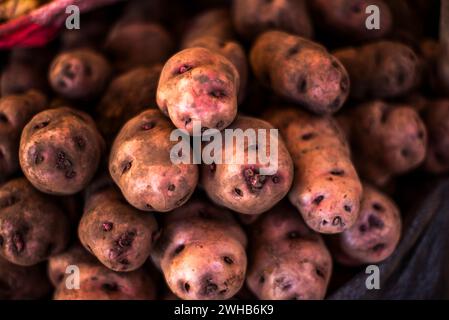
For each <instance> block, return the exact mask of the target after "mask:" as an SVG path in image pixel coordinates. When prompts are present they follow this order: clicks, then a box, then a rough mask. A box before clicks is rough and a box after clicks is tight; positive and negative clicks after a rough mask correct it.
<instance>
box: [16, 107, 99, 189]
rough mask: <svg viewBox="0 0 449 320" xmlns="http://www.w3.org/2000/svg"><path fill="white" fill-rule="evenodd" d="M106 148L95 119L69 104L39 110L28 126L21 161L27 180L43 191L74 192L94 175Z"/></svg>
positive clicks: (20, 154)
mask: <svg viewBox="0 0 449 320" xmlns="http://www.w3.org/2000/svg"><path fill="white" fill-rule="evenodd" d="M103 149H104V141H103V138H102V137H101V136H100V134H99V133H98V131H97V128H96V127H95V123H94V121H93V120H92V118H91V117H90V116H89V115H88V114H86V113H84V112H82V111H79V110H76V109H71V108H67V107H62V108H56V109H49V110H46V111H43V112H40V113H38V114H37V115H36V116H34V117H33V118H32V119H31V121H30V122H29V123H28V124H27V125H26V126H25V128H24V129H23V132H22V137H21V139H20V148H19V161H20V166H21V167H22V171H23V173H24V174H25V176H26V177H27V179H28V180H29V181H30V182H31V183H32V184H33V185H34V186H35V187H36V188H37V189H39V190H40V191H42V192H45V193H50V194H56V195H68V194H74V193H77V192H79V191H81V190H82V189H83V188H85V187H86V186H87V185H88V183H89V182H90V180H91V179H92V178H93V176H94V174H95V172H96V170H97V167H98V165H99V162H100V156H101V154H102V152H103Z"/></svg>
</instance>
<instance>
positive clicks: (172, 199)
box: [109, 110, 198, 212]
mask: <svg viewBox="0 0 449 320" xmlns="http://www.w3.org/2000/svg"><path fill="white" fill-rule="evenodd" d="M174 129H175V127H174V126H173V125H172V124H171V123H170V122H169V121H168V120H167V119H166V118H165V117H164V115H163V114H162V113H160V111H159V110H147V111H144V112H143V113H141V114H139V115H138V116H136V117H134V118H132V119H131V120H129V121H128V122H127V123H126V124H125V126H124V127H123V128H122V130H121V131H120V133H119V134H118V136H117V138H116V139H115V141H114V143H113V145H112V149H111V154H110V157H109V172H110V174H111V176H112V179H114V181H115V183H116V184H117V185H118V186H119V188H120V189H121V191H122V193H123V195H124V196H125V198H126V200H127V201H128V202H129V203H130V204H131V205H133V206H134V207H136V208H137V209H140V210H145V211H159V212H167V211H171V210H173V209H175V208H177V207H179V206H181V205H183V204H184V203H185V202H186V201H187V200H188V199H189V198H190V196H191V195H192V193H193V191H194V190H195V187H196V185H197V182H198V166H197V165H195V164H191V163H192V162H190V163H189V164H184V163H180V164H174V163H173V162H172V160H171V157H170V151H171V149H172V148H173V146H174V145H175V144H177V142H175V141H170V134H171V132H172V131H173V130H174Z"/></svg>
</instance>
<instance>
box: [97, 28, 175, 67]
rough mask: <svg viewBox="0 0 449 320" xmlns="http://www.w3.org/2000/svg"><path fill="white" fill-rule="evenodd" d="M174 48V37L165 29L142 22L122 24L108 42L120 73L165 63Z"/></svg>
mask: <svg viewBox="0 0 449 320" xmlns="http://www.w3.org/2000/svg"><path fill="white" fill-rule="evenodd" d="M173 47H174V44H173V40H172V38H171V36H170V34H168V32H167V31H166V30H165V29H164V28H163V27H162V26H160V25H159V24H156V23H147V22H139V21H134V22H127V23H121V22H120V21H119V22H118V23H117V25H116V26H115V27H114V28H112V30H111V31H110V33H109V35H108V38H107V40H106V43H105V49H106V51H107V52H108V53H109V54H110V56H111V57H112V61H113V66H114V67H115V68H117V69H118V70H120V71H126V70H130V69H134V68H137V67H142V66H146V67H149V66H152V65H154V64H157V63H163V62H164V61H165V60H166V59H167V58H168V57H169V56H170V53H171V52H172V49H173Z"/></svg>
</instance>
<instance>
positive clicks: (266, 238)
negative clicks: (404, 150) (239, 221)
mask: <svg viewBox="0 0 449 320" xmlns="http://www.w3.org/2000/svg"><path fill="white" fill-rule="evenodd" d="M251 234H252V242H251V243H252V248H251V250H253V251H252V252H253V255H252V258H251V259H250V263H249V267H248V274H247V280H246V282H247V285H248V287H249V288H250V290H251V291H252V292H253V293H254V294H255V295H256V296H257V297H258V298H259V299H263V300H286V299H294V300H308V299H314V300H316V299H323V298H324V296H325V294H326V289H327V286H328V284H329V280H330V276H331V273H332V258H331V255H330V253H329V251H328V250H327V248H326V246H325V245H324V242H323V239H322V238H321V236H320V235H319V234H317V233H315V232H313V231H312V230H310V229H309V228H308V227H307V226H306V225H305V223H304V222H303V221H302V219H301V217H300V216H298V214H297V213H296V212H295V210H294V209H293V207H291V206H289V205H287V204H280V205H278V206H276V207H274V208H273V209H271V210H270V211H269V212H267V213H264V214H263V215H262V217H261V218H260V219H259V220H258V221H257V222H256V223H255V224H254V225H252V228H251Z"/></svg>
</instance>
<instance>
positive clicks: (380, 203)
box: [331, 184, 401, 266]
mask: <svg viewBox="0 0 449 320" xmlns="http://www.w3.org/2000/svg"><path fill="white" fill-rule="evenodd" d="M400 237H401V216H400V214H399V209H398V207H397V206H396V204H395V203H394V202H393V200H392V199H390V198H389V197H388V196H387V195H385V194H383V193H381V192H380V191H379V190H377V189H375V188H373V187H371V186H369V185H367V184H364V185H363V199H362V204H361V206H360V214H359V218H358V219H357V221H356V223H355V224H354V225H353V226H352V227H351V228H350V229H347V230H345V231H344V232H343V233H340V234H338V235H334V236H332V238H331V243H332V246H331V249H332V252H333V254H334V257H335V259H336V260H337V261H338V262H339V263H340V264H343V265H348V266H357V265H363V264H372V263H378V262H381V261H383V260H385V259H386V258H388V257H389V256H390V255H391V254H392V253H393V252H394V250H395V249H396V246H397V244H398V242H399V238H400Z"/></svg>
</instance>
